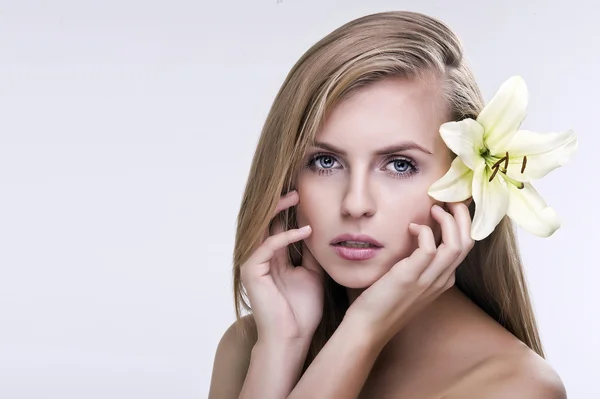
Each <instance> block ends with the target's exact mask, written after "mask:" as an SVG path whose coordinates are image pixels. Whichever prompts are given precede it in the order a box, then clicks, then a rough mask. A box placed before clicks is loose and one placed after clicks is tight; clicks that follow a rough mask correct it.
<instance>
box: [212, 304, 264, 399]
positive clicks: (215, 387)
mask: <svg viewBox="0 0 600 399" xmlns="http://www.w3.org/2000/svg"><path fill="white" fill-rule="evenodd" d="M244 330H246V331H247V332H248V334H244V333H243V331H244ZM256 339H257V332H256V323H255V322H254V317H253V316H252V315H246V316H244V317H242V319H241V322H240V324H237V323H236V322H233V323H232V324H231V325H230V326H229V328H227V330H226V331H225V332H224V333H223V336H222V337H221V339H220V341H219V344H218V345H217V350H216V353H215V359H214V363H213V371H212V377H211V382H210V391H209V395H208V397H209V398H210V399H212V398H219V399H221V398H223V399H227V398H237V397H238V396H239V394H240V391H241V390H242V386H243V385H244V380H245V378H246V373H247V372H248V367H249V365H250V356H251V354H252V348H253V347H254V344H255V343H256Z"/></svg>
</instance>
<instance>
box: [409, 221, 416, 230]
mask: <svg viewBox="0 0 600 399" xmlns="http://www.w3.org/2000/svg"><path fill="white" fill-rule="evenodd" d="M408 227H410V228H411V229H414V228H415V227H417V225H416V224H415V223H412V222H411V223H410V224H409V225H408Z"/></svg>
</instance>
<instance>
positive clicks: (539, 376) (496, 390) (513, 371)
mask: <svg viewBox="0 0 600 399" xmlns="http://www.w3.org/2000/svg"><path fill="white" fill-rule="evenodd" d="M471 397H472V398H481V397H485V398H487V399H508V398H540V399H565V398H567V393H566V389H565V386H564V384H563V382H562V380H561V378H560V376H559V375H558V373H557V372H556V371H555V370H554V369H553V368H552V366H550V364H548V363H547V362H546V360H545V359H543V358H542V357H540V356H539V355H538V354H537V353H535V352H534V351H532V350H531V349H529V348H527V347H524V348H522V349H519V350H515V351H510V352H508V353H506V354H503V355H497V356H493V357H491V358H489V359H488V360H486V361H485V362H483V363H482V364H480V365H478V366H477V367H476V368H474V369H473V371H472V372H471V373H469V374H468V375H467V376H466V377H465V378H464V379H463V380H462V381H461V383H460V384H458V385H457V386H455V388H454V389H453V390H452V391H451V392H448V393H447V395H446V396H444V399H456V398H463V399H464V398H471Z"/></svg>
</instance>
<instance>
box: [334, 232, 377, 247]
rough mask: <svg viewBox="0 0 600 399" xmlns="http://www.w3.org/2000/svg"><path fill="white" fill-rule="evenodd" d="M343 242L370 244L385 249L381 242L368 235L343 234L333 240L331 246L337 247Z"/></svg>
mask: <svg viewBox="0 0 600 399" xmlns="http://www.w3.org/2000/svg"><path fill="white" fill-rule="evenodd" d="M342 241H361V242H368V243H369V244H373V245H375V246H376V247H379V248H381V247H383V245H382V244H381V243H380V242H379V241H377V240H376V239H374V238H373V237H371V236H368V235H366V234H342V235H339V236H337V237H335V238H334V239H333V240H331V245H336V244H338V243H340V242H342ZM372 249H374V248H372Z"/></svg>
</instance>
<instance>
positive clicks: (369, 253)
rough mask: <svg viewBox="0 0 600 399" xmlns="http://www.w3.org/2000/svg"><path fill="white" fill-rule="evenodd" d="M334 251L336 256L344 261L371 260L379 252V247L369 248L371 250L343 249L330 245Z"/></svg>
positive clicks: (339, 246)
mask: <svg viewBox="0 0 600 399" xmlns="http://www.w3.org/2000/svg"><path fill="white" fill-rule="evenodd" d="M332 247H333V249H334V251H335V253H336V254H338V256H340V257H341V258H343V259H346V260H367V259H371V258H372V257H374V256H375V255H377V253H378V252H379V251H381V247H371V248H348V247H343V246H341V245H332Z"/></svg>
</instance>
